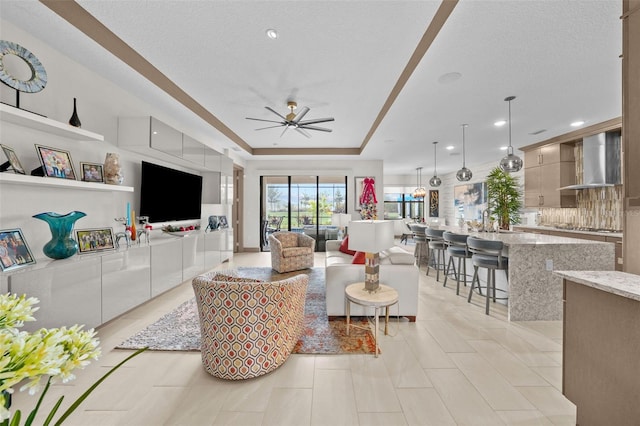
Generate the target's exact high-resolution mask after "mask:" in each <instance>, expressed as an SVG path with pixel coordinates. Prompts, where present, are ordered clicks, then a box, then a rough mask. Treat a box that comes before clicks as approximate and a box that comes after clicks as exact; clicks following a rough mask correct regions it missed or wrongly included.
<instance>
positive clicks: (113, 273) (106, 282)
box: [102, 245, 151, 323]
mask: <svg viewBox="0 0 640 426" xmlns="http://www.w3.org/2000/svg"><path fill="white" fill-rule="evenodd" d="M150 259H151V249H150V247H149V246H144V245H143V246H138V247H132V248H131V249H129V250H126V251H123V252H118V253H109V254H105V255H103V256H102V322H103V323H105V322H107V321H109V320H111V319H113V318H115V317H117V316H118V315H120V314H122V313H124V312H127V311H128V310H130V309H132V308H134V307H136V306H138V305H140V304H142V303H144V302H146V301H147V300H149V299H150V298H151V267H150Z"/></svg>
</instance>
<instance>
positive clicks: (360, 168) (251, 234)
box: [243, 159, 384, 248]
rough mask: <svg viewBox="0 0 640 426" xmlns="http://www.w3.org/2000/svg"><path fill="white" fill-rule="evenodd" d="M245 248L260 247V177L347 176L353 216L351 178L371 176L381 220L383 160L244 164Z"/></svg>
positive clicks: (280, 161) (291, 161)
mask: <svg viewBox="0 0 640 426" xmlns="http://www.w3.org/2000/svg"><path fill="white" fill-rule="evenodd" d="M244 174H245V178H244V179H245V180H244V242H243V243H244V246H245V247H247V248H257V247H259V246H260V176H301V175H305V176H347V211H348V212H349V213H352V214H354V213H355V214H354V215H353V216H354V219H359V218H360V217H359V215H358V214H357V212H354V204H355V199H354V196H355V187H354V177H356V176H357V177H364V176H369V177H374V178H375V182H376V183H375V188H376V198H377V200H378V206H377V207H378V215H379V217H380V218H382V212H383V205H382V201H383V199H384V198H383V196H384V180H383V179H384V177H383V163H382V160H376V161H364V160H353V161H330V162H329V161H327V160H322V159H319V160H308V161H296V160H255V161H247V163H246V167H245V169H244Z"/></svg>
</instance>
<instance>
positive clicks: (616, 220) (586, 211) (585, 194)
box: [539, 143, 624, 230]
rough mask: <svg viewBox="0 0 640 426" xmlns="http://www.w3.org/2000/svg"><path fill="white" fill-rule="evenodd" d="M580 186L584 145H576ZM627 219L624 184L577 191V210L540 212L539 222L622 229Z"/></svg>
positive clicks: (557, 209) (541, 210)
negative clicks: (625, 217) (624, 218)
mask: <svg viewBox="0 0 640 426" xmlns="http://www.w3.org/2000/svg"><path fill="white" fill-rule="evenodd" d="M575 158H576V183H582V144H581V143H578V144H576V146H575ZM623 217H624V192H623V187H622V185H618V186H612V187H603V188H589V189H582V190H579V191H577V207H576V208H563V209H560V208H553V209H540V218H539V223H540V224H545V225H565V224H566V225H571V226H575V227H585V228H597V229H610V230H621V229H622V222H623Z"/></svg>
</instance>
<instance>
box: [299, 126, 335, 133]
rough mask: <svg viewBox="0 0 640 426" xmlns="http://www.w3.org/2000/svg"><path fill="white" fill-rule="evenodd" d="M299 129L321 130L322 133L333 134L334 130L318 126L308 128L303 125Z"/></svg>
mask: <svg viewBox="0 0 640 426" xmlns="http://www.w3.org/2000/svg"><path fill="white" fill-rule="evenodd" d="M298 128H299V129H307V130H320V131H321V132H333V130H332V129H327V128H325V127H317V126H306V125H302V126H300V127H298Z"/></svg>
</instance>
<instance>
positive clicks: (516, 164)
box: [500, 96, 522, 173]
mask: <svg viewBox="0 0 640 426" xmlns="http://www.w3.org/2000/svg"><path fill="white" fill-rule="evenodd" d="M515 98H516V97H515V96H507V97H506V98H504V100H505V101H507V102H509V147H508V148H507V155H506V156H505V157H503V158H502V160H500V168H501V169H502V171H503V172H506V173H513V172H518V171H520V169H521V168H522V158H520V157H518V156H517V155H515V154H514V153H513V146H511V101H512V100H514V99H515Z"/></svg>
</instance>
